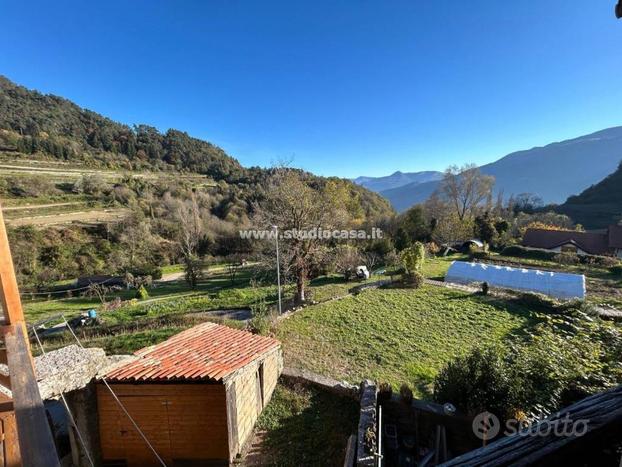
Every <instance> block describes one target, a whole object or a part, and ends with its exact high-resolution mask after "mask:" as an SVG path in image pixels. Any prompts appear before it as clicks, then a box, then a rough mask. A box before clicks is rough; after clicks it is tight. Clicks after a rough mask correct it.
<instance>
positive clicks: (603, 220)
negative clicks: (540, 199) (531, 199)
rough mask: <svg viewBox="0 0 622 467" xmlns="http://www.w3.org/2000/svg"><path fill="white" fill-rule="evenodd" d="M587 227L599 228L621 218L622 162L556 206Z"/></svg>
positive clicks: (558, 209) (559, 210)
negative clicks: (612, 170) (612, 171)
mask: <svg viewBox="0 0 622 467" xmlns="http://www.w3.org/2000/svg"><path fill="white" fill-rule="evenodd" d="M556 210H557V212H560V213H562V214H566V215H567V216H570V217H571V218H572V219H574V221H575V222H578V223H580V224H582V225H583V226H584V227H586V228H588V229H601V228H605V227H607V226H608V225H611V224H617V223H618V222H620V220H622V163H620V165H619V166H618V170H616V171H615V172H614V173H612V174H611V175H609V176H608V177H606V178H605V179H603V180H602V181H601V182H600V183H597V184H596V185H592V186H591V187H589V188H588V189H587V190H585V191H583V192H582V193H581V194H579V195H577V196H571V197H570V198H568V200H567V201H566V202H565V203H564V204H562V205H560V206H558V207H557V208H556Z"/></svg>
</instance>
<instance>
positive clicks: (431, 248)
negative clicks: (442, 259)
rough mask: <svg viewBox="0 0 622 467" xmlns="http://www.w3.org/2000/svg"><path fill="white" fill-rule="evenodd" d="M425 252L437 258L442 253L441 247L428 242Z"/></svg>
mask: <svg viewBox="0 0 622 467" xmlns="http://www.w3.org/2000/svg"><path fill="white" fill-rule="evenodd" d="M425 250H426V251H427V252H428V254H429V255H430V256H436V255H438V253H439V252H440V251H441V247H440V246H438V244H437V243H436V242H428V243H426V244H425Z"/></svg>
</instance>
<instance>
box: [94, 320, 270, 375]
mask: <svg viewBox="0 0 622 467" xmlns="http://www.w3.org/2000/svg"><path fill="white" fill-rule="evenodd" d="M280 345H281V344H280V342H279V341H277V340H276V339H272V338H270V337H265V336H258V335H255V334H251V333H249V332H246V331H240V330H237V329H233V328H230V327H227V326H220V325H218V324H215V323H203V324H199V325H198V326H195V327H193V328H190V329H188V330H186V331H183V332H181V333H179V334H177V335H175V336H173V337H171V338H169V339H168V340H166V341H164V342H162V343H160V344H158V345H155V346H151V347H146V348H144V349H141V350H139V351H137V352H136V353H135V355H136V356H137V357H138V358H137V359H136V360H132V361H130V362H128V363H126V364H125V365H122V366H120V367H116V368H114V369H113V370H112V371H110V372H109V373H108V374H107V375H106V380H107V381H109V382H139V381H158V382H161V381H178V380H212V381H221V380H222V379H223V378H225V377H227V376H228V375H230V374H231V373H233V372H234V371H236V370H239V369H240V368H242V367H244V366H246V365H248V364H249V363H251V362H252V361H253V360H255V359H257V358H259V357H260V356H261V355H263V354H265V353H266V352H269V351H271V350H273V349H276V348H278V347H279V346H280Z"/></svg>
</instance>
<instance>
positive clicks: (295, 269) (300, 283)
mask: <svg viewBox="0 0 622 467" xmlns="http://www.w3.org/2000/svg"><path fill="white" fill-rule="evenodd" d="M256 212H257V214H256V216H255V223H256V225H257V226H258V227H259V228H264V229H265V228H271V227H272V226H273V225H276V226H278V228H279V230H280V231H281V232H283V231H288V232H298V233H303V232H311V231H313V230H314V229H315V231H316V232H317V231H318V229H323V230H332V229H335V228H338V227H339V226H340V225H342V224H343V223H344V222H345V219H346V217H347V214H346V213H345V211H344V210H343V209H342V207H341V206H339V204H338V203H334V202H333V200H332V199H331V197H330V195H329V194H328V193H326V192H325V191H324V190H323V189H321V188H318V189H313V188H311V186H309V184H308V183H307V181H306V180H305V175H304V174H303V173H301V172H298V171H295V170H291V169H288V168H279V169H275V170H274V173H273V175H272V177H271V179H270V182H269V186H268V189H267V195H266V198H265V199H264V200H263V201H262V202H261V203H260V204H259V205H258V206H256ZM291 237H292V238H286V239H281V240H280V243H279V245H280V247H281V258H282V264H283V266H284V268H283V272H284V273H285V274H288V273H290V272H291V275H292V276H293V277H295V280H296V301H297V302H304V301H305V286H306V281H307V279H308V275H309V272H310V271H311V269H312V267H313V265H314V262H316V261H318V258H319V256H320V255H322V254H323V253H324V251H325V248H323V246H322V240H321V239H320V238H317V237H318V236H316V237H313V236H305V235H292V236H291Z"/></svg>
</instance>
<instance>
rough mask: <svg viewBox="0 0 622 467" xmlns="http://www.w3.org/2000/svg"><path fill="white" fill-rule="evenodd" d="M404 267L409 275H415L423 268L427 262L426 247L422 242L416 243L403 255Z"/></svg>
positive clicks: (403, 252) (404, 251)
mask: <svg viewBox="0 0 622 467" xmlns="http://www.w3.org/2000/svg"><path fill="white" fill-rule="evenodd" d="M401 260H402V265H403V266H404V269H405V270H406V272H407V273H409V274H413V273H415V272H418V271H420V270H421V268H422V267H423V262H424V261H425V247H424V246H423V243H421V242H415V243H414V244H413V245H412V246H410V247H408V248H406V249H405V250H403V251H402V254H401Z"/></svg>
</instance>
